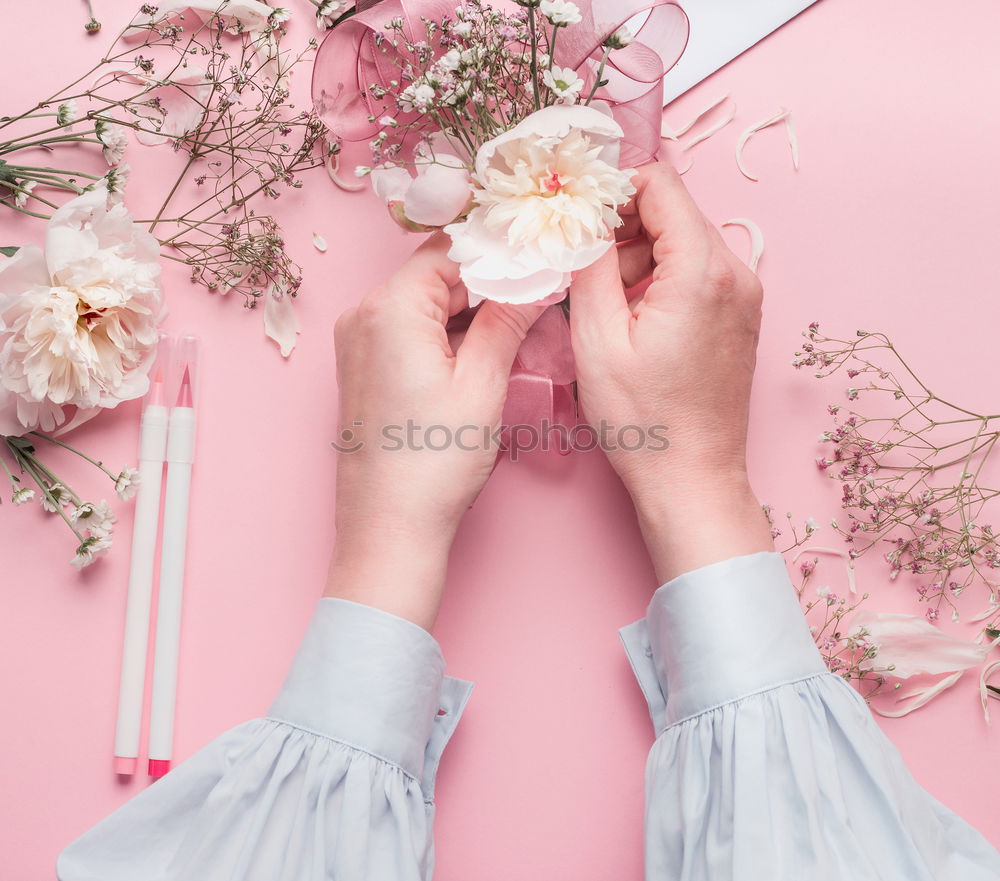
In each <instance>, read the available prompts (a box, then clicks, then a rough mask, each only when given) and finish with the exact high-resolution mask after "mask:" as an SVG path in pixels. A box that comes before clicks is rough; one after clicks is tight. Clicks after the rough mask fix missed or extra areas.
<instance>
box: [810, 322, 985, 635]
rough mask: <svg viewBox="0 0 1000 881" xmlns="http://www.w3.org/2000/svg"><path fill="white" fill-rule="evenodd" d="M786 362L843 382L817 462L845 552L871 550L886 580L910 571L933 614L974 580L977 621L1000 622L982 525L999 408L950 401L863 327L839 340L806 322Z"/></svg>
mask: <svg viewBox="0 0 1000 881" xmlns="http://www.w3.org/2000/svg"><path fill="white" fill-rule="evenodd" d="M803 336H805V338H806V342H805V344H803V346H802V347H801V349H800V351H798V352H796V353H795V359H794V361H793V364H794V366H795V367H797V368H804V367H805V368H812V369H813V371H814V374H815V376H816V377H818V378H825V377H828V376H831V375H833V374H835V373H838V372H843V373H844V374H846V376H847V378H848V380H849V381H850V385H849V386H848V387H847V388H846V390H845V397H846V399H847V401H849V402H854V401H859V400H861V401H864V403H865V405H866V407H865V409H866V413H862V412H860V411H859V410H855V409H853V407H854V406H856V405H854V404H850V405H842V404H832V405H830V406H829V407H828V412H829V414H830V415H831V416H832V417H833V420H834V424H833V427H832V428H831V429H829V430H827V431H824V432H823V433H822V435H821V436H820V442H821V443H822V444H824V445H827V446H829V447H831V449H830V450H829V451H828V452H826V453H825V454H824V455H822V456H820V457H819V458H818V459H817V465H818V466H819V468H820V469H821V470H822V471H824V472H826V474H827V475H829V476H830V477H831V478H833V479H835V480H838V481H840V483H841V490H842V498H841V505H842V507H843V509H844V511H845V513H846V523H842V524H838V523H836V522H835V524H834V526H835V528H836V529H837V530H838V531H839V532H840V534H841V535H842V536H843V538H844V540H845V541H846V542H847V543H848V547H849V553H850V555H851V556H852V557H859V556H861V555H862V554H864V553H866V552H867V551H869V550H872V549H878V550H879V551H880V552H881V554H882V556H883V558H884V559H885V561H886V563H887V564H888V567H889V577H890V579H895V578H897V577H898V576H899V575H900V573H909V574H911V575H913V576H916V578H917V593H918V594H919V597H920V600H921V601H923V602H926V603H927V604H928V608H927V613H926V615H927V618H928V619H929V620H931V621H933V620H936V619H937V618H938V617H939V615H940V613H941V612H942V611H943V610H945V609H948V608H950V610H951V617H952V619H953V620H958V618H959V610H958V608H957V606H956V603H955V599H956V598H957V597H959V596H960V595H961V594H963V593H964V592H965V591H966V590H968V589H969V588H970V587H976V588H979V589H980V590H982V592H983V593H984V594H985V595H986V597H987V598H988V603H989V605H988V607H987V608H986V609H985V610H984V611H983V612H982V613H981V614H980V615H978V616H976V619H975V620H985V621H987V622H988V623H987V624H986V627H987V628H992V629H996V627H997V626H998V624H1000V602H998V581H997V571H996V570H998V569H1000V544H998V542H997V535H996V534H995V532H994V530H993V527H992V526H991V525H990V519H989V517H990V512H991V510H992V509H991V503H992V502H993V501H994V499H996V497H997V496H998V495H1000V488H994V487H993V486H991V485H990V481H989V480H988V478H987V470H986V466H987V464H988V462H989V461H990V460H991V457H992V456H993V453H994V451H995V449H996V445H997V440H998V439H1000V413H996V414H994V413H977V412H975V411H973V410H971V409H968V408H965V407H962V406H959V405H958V404H954V403H951V402H949V401H947V400H945V399H944V398H942V397H941V396H940V395H938V394H936V393H935V392H934V391H932V390H931V388H930V387H929V386H928V385H927V384H926V383H925V382H924V381H923V380H922V379H921V378H920V377H919V376H918V375H917V374H916V373H915V372H914V370H913V368H912V367H911V366H910V365H909V364H908V363H907V362H906V361H905V360H904V359H903V357H902V356H901V355H900V354H899V352H898V351H897V349H896V347H895V346H894V345H893V343H892V341H891V340H890V339H889V337H888V336H886V335H885V334H883V333H869V332H867V331H864V330H859V331H858V332H857V333H856V335H855V337H854V338H853V339H846V340H845V339H837V338H836V337H828V336H825V335H823V334H822V333H821V332H820V329H819V325H818V324H816V323H813V324H811V325H810V326H809V328H808V329H807V330H806V331H804V332H803Z"/></svg>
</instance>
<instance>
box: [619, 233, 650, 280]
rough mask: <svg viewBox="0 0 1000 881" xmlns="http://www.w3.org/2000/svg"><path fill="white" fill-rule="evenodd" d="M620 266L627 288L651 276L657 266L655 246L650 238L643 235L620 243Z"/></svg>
mask: <svg viewBox="0 0 1000 881" xmlns="http://www.w3.org/2000/svg"><path fill="white" fill-rule="evenodd" d="M618 266H619V268H620V270H621V274H622V283H623V284H624V286H625V287H626V289H627V288H633V287H635V286H636V285H637V284H640V283H641V282H644V281H645V280H646V279H647V278H649V277H650V276H651V275H652V274H653V269H654V267H655V266H656V264H655V263H653V246H652V244H651V243H650V241H649V239H647V238H646V237H645V236H642V237H640V238H638V239H632V240H631V241H629V242H624V243H622V244H621V245H619V246H618Z"/></svg>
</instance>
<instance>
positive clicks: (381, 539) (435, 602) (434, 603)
mask: <svg viewBox="0 0 1000 881" xmlns="http://www.w3.org/2000/svg"><path fill="white" fill-rule="evenodd" d="M453 538H454V530H449V529H439V530H436V531H433V530H411V529H408V528H404V527H400V526H398V525H391V526H378V525H376V524H351V525H350V526H346V527H343V528H341V529H339V530H338V532H337V539H336V542H335V544H334V551H333V555H332V558H331V561H330V571H329V575H328V578H327V584H326V589H325V591H324V594H323V595H324V596H336V597H341V598H343V599H348V600H353V601H354V602H358V603H364V604H365V605H369V606H374V607H376V608H379V609H382V610H383V611H386V612H390V613H392V614H394V615H398V616H399V617H400V618H405V619H407V620H408V621H412V622H413V623H414V624H417V625H419V626H420V627H423V628H424V629H425V630H428V631H430V630H431V629H432V627H433V626H434V620H435V618H436V617H437V611H438V607H439V606H440V603H441V597H442V594H443V591H444V582H445V576H446V572H447V566H448V554H449V552H450V550H451V543H452V539H453Z"/></svg>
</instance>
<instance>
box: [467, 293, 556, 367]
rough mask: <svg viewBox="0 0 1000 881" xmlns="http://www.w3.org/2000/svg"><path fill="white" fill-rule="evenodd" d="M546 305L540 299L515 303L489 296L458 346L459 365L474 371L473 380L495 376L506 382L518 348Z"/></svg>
mask: <svg viewBox="0 0 1000 881" xmlns="http://www.w3.org/2000/svg"><path fill="white" fill-rule="evenodd" d="M545 309H546V307H545V306H544V305H540V304H537V303H526V304H524V305H513V304H511V303H497V302H496V301H494V300H486V301H485V302H484V303H483V304H482V305H481V306H480V307H479V311H478V312H476V314H475V317H474V318H473V319H472V323H471V324H470V325H469V330H468V331H467V333H466V334H465V339H464V340H462V345H461V346H459V348H458V353H457V355H456V359H457V362H458V363H457V367H456V369H457V370H459V371H461V372H464V373H468V374H472V376H473V381H474V382H484V381H489V380H490V379H491V378H493V377H496V376H499V377H502V379H503V380H504V382H506V380H507V376H508V374H509V373H510V368H511V365H513V363H514V356H515V355H517V350H518V349H519V348H520V346H521V343H522V342H523V341H524V338H525V337H526V336H527V334H528V331H529V330H530V329H531V325H533V324H534V323H535V321H536V320H537V319H538V316H539V315H541V314H542V313H543V312H544V311H545Z"/></svg>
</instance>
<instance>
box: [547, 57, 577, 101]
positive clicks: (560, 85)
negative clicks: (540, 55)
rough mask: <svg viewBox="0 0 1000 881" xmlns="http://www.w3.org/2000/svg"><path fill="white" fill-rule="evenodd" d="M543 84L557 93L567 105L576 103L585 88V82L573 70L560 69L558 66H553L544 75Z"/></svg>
mask: <svg viewBox="0 0 1000 881" xmlns="http://www.w3.org/2000/svg"><path fill="white" fill-rule="evenodd" d="M542 82H543V83H545V85H547V86H548V87H549V88H550V89H551V90H552V91H553V92H555V94H556V96H557V97H559V98H563V99H564V100H565V101H566V103H567V104H572V103H573V102H574V101H576V99H577V97H578V96H579V94H580V90H581V89H582V88H583V80H582V79H580V77H578V76H577V74H576V71H575V70H573V68H571V67H559V65H557V64H553V65H552V67H551V68H550V69H549V70H546V71H545V72H544V73H543V74H542Z"/></svg>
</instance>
